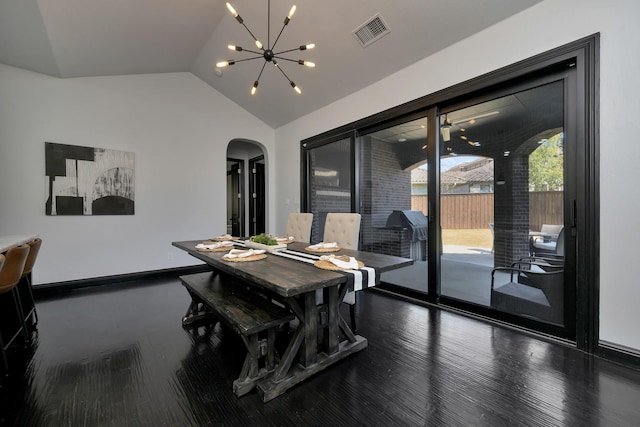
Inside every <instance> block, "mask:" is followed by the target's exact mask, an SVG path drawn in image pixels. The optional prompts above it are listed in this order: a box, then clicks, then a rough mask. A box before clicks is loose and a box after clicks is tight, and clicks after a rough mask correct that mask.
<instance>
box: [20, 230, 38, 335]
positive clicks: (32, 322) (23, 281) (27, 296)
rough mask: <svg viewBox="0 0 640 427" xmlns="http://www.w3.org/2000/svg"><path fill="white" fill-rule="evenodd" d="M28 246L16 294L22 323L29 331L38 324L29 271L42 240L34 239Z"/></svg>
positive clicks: (31, 268)
mask: <svg viewBox="0 0 640 427" xmlns="http://www.w3.org/2000/svg"><path fill="white" fill-rule="evenodd" d="M27 245H29V255H28V256H27V260H26V262H25V264H24V270H23V271H22V276H21V277H20V282H18V293H19V295H20V301H21V302H22V313H23V315H24V322H25V324H26V325H27V327H28V328H30V329H35V327H36V325H37V324H38V313H37V312H36V304H35V300H34V299H33V289H32V288H31V271H32V270H33V266H34V265H35V263H36V259H37V258H38V252H40V246H41V245H42V239H40V238H36V239H34V240H32V241H31V242H29V243H27Z"/></svg>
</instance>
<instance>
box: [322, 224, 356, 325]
mask: <svg viewBox="0 0 640 427" xmlns="http://www.w3.org/2000/svg"><path fill="white" fill-rule="evenodd" d="M361 218H362V217H361V216H360V214H358V213H344V212H329V213H328V214H327V219H326V220H325V223H324V237H323V239H322V240H323V241H324V242H336V243H337V244H338V246H340V247H341V248H343V249H354V250H358V246H359V244H360V221H361ZM342 302H344V303H345V304H349V315H350V317H351V329H353V332H354V333H355V332H356V309H355V307H356V293H355V292H347V294H346V295H345V296H344V299H343V300H342Z"/></svg>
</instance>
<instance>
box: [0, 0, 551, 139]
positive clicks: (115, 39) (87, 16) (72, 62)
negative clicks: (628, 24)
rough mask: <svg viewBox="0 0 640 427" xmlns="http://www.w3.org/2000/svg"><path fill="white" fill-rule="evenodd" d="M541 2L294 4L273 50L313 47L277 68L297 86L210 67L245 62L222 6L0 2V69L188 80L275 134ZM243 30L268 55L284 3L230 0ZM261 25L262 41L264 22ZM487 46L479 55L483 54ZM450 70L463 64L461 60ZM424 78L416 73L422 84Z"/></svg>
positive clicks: (209, 0) (211, 0)
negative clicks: (376, 33)
mask: <svg viewBox="0 0 640 427" xmlns="http://www.w3.org/2000/svg"><path fill="white" fill-rule="evenodd" d="M539 1H541V0H394V1H389V0H349V1H344V0H323V1H318V0H316V1H304V0H303V1H299V2H298V4H297V10H296V12H295V14H294V15H293V17H292V19H291V22H290V23H289V24H288V25H287V26H286V28H284V31H283V33H282V35H281V37H280V39H279V40H278V43H277V46H276V48H275V49H274V50H275V51H280V50H286V49H293V48H297V47H298V46H300V45H304V44H307V43H315V44H316V47H315V48H314V49H312V50H305V51H300V50H296V51H294V52H291V53H289V54H286V55H283V56H286V57H288V58H290V59H294V60H296V61H297V60H298V59H303V60H308V61H312V62H315V63H316V64H317V66H316V67H315V68H307V67H304V66H301V65H298V64H297V62H290V61H286V60H280V61H279V66H280V68H281V70H282V71H284V72H285V73H286V75H287V76H288V77H289V78H290V79H291V80H293V81H294V82H295V83H296V84H297V85H298V86H299V87H300V88H301V89H302V94H301V95H298V94H296V93H295V92H294V91H293V89H292V87H291V86H290V84H289V81H288V80H287V78H285V76H284V75H283V74H282V73H281V72H280V71H279V70H278V69H277V68H275V67H274V66H273V63H267V64H266V65H267V66H266V67H265V69H264V72H263V73H262V75H261V77H260V84H259V87H258V91H257V93H256V94H255V95H253V96H252V95H251V94H250V89H251V87H252V85H253V83H254V81H255V80H256V78H257V77H258V74H259V73H260V70H261V68H262V66H263V64H265V60H264V59H263V58H258V59H254V60H250V61H246V62H239V63H236V64H235V65H233V66H231V67H228V68H223V69H216V65H215V64H216V63H217V62H219V61H222V60H227V59H234V60H236V61H238V60H240V59H243V58H250V57H252V56H256V55H253V54H250V53H247V52H232V51H230V50H228V49H227V45H229V44H234V45H239V46H242V47H244V48H245V49H251V50H257V49H256V47H255V45H254V44H253V39H252V37H251V36H250V34H249V32H248V31H247V30H246V29H245V28H243V27H242V25H240V24H239V23H238V21H237V20H236V19H234V17H233V16H232V15H231V14H230V13H229V11H228V10H227V8H226V7H225V1H223V0H108V1H107V0H2V1H1V2H0V63H3V64H6V65H11V66H15V67H19V68H23V69H26V70H31V71H35V72H38V73H43V74H47V75H50V76H54V77H59V78H76V77H90V76H111V75H128V74H147V73H170V72H191V73H193V74H194V75H195V76H197V77H198V78H200V79H201V80H203V81H204V82H206V83H207V84H209V85H210V86H211V87H213V88H214V89H216V90H217V91H219V92H221V93H222V94H224V95H225V96H227V97H228V98H230V99H231V100H233V101H234V102H236V103H237V104H239V105H240V106H242V107H243V108H244V109H246V110H247V111H249V112H250V113H252V114H253V115H255V116H257V117H258V118H260V119H261V120H263V121H264V122H265V123H267V124H268V125H270V126H271V127H274V128H277V127H279V126H282V125H284V124H286V123H289V122H291V121H293V120H295V119H297V118H299V117H302V116H303V115H305V114H308V113H311V112H313V111H315V110H317V109H319V108H321V107H323V106H325V105H328V104H330V103H332V102H334V101H336V100H338V99H340V98H342V97H344V96H346V95H348V94H350V93H353V92H355V91H357V90H360V89H362V88H364V87H366V86H368V85H370V84H372V83H374V82H376V81H378V80H380V79H382V78H384V77H386V76H388V75H390V74H392V73H394V72H396V71H398V70H400V69H402V68H404V67H406V66H408V65H410V64H412V63H414V62H416V61H418V60H420V59H422V58H425V57H427V56H429V55H431V54H433V53H435V52H437V51H439V50H441V49H444V48H446V47H447V46H450V45H452V44H454V43H456V42H458V41H460V40H462V39H464V38H466V37H469V36H471V35H473V34H475V33H477V32H479V31H482V30H483V29H485V28H487V27H489V26H491V25H494V24H496V23H497V22H499V21H501V20H503V19H505V18H507V17H509V16H511V15H513V14H516V13H518V12H520V11H522V10H524V9H526V8H528V7H530V6H532V5H534V4H536V3H538V2H539ZM231 3H232V4H233V6H234V7H235V9H236V11H237V12H238V13H239V14H240V16H241V17H242V19H243V20H244V24H245V25H246V26H247V27H248V28H249V29H250V30H251V32H252V33H253V34H254V35H255V36H256V37H257V38H258V39H260V40H261V41H262V42H263V44H264V45H265V47H267V43H265V42H266V41H270V44H269V46H273V43H274V41H275V39H276V38H277V35H278V32H279V31H280V29H281V28H282V27H283V22H284V18H285V16H286V15H287V13H288V12H289V10H290V8H291V6H292V4H293V3H294V0H271V1H270V16H271V19H270V21H269V20H268V19H267V16H268V15H269V14H268V10H269V9H268V4H269V0H251V1H250V0H233V1H231ZM377 14H380V16H381V17H382V20H383V21H384V22H385V23H386V25H387V27H388V28H389V30H390V32H389V33H388V34H387V35H386V36H384V37H382V38H380V39H379V40H377V41H376V42H374V43H372V44H370V45H369V46H367V47H362V45H361V43H360V42H359V41H358V40H357V38H356V37H355V36H354V34H353V32H354V30H356V29H357V28H359V27H360V26H361V25H362V24H365V23H366V22H368V21H369V20H370V19H371V18H373V17H374V16H376V15H377ZM268 22H270V28H271V31H270V35H269V36H268V35H267V24H268ZM487 49H491V46H487ZM459 66H473V64H467V63H465V62H464V60H463V58H461V62H460V64H459ZM425 78H428V76H425Z"/></svg>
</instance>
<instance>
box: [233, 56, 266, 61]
mask: <svg viewBox="0 0 640 427" xmlns="http://www.w3.org/2000/svg"><path fill="white" fill-rule="evenodd" d="M259 58H264V57H263V56H262V55H260V56H252V57H251V58H244V59H237V60H234V61H233V62H236V63H237V62H244V61H251V60H253V59H259Z"/></svg>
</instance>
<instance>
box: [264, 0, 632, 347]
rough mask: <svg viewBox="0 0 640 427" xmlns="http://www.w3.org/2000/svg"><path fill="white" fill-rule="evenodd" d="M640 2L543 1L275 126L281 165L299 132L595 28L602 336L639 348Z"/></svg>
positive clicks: (293, 177)
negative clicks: (598, 37) (598, 80)
mask: <svg viewBox="0 0 640 427" xmlns="http://www.w3.org/2000/svg"><path fill="white" fill-rule="evenodd" d="M638 16H640V2H638V1H637V0H617V1H613V2H610V1H604V0H600V1H597V0H545V1H544V2H542V3H540V4H538V5H536V6H534V7H532V8H530V9H527V10H525V11H524V12H522V13H520V14H518V15H516V16H513V17H511V18H509V19H507V20H505V21H503V22H501V23H499V24H497V25H495V26H493V27H491V28H489V29H487V30H485V31H483V32H481V33H479V34H477V35H474V36H472V37H470V38H468V39H466V40H463V41H461V42H460V43H458V44H456V45H454V46H452V47H450V48H447V49H445V50H443V51H441V52H438V53H437V54H435V55H432V56H431V57H428V58H425V59H423V60H421V61H419V62H417V63H415V64H413V65H411V66H409V67H407V68H405V69H403V70H401V71H400V72H398V73H396V74H394V75H392V76H390V77H388V78H386V79H384V80H381V81H379V82H377V83H375V84H373V85H371V86H369V87H367V88H365V89H363V90H361V91H359V92H357V93H354V94H352V95H350V96H347V97H345V98H343V99H341V100H340V101H337V102H335V103H334V104H332V105H329V106H327V107H325V108H323V109H321V110H318V111H316V112H314V113H312V114H310V115H308V116H305V117H303V118H301V119H299V120H296V121H295V122H292V123H290V124H288V125H286V126H283V127H281V128H279V129H277V130H276V141H277V144H276V151H275V157H277V159H278V162H279V163H280V164H288V165H296V164H299V144H300V140H302V139H305V138H308V137H310V136H313V135H316V134H319V133H321V132H324V131H327V130H330V129H333V128H336V127H338V126H341V125H344V124H347V123H350V122H352V121H354V120H357V119H361V118H363V117H367V116H369V115H371V114H374V113H377V112H380V111H382V110H386V109H388V108H390V107H393V106H395V105H399V104H402V103H404V102H407V101H410V100H413V99H416V98H419V97H421V96H424V95H428V94H430V93H433V92H436V91H438V90H441V89H444V88H446V87H449V86H452V85H455V84H457V83H460V82H463V81H465V80H468V79H471V78H473V77H477V76H479V75H482V74H485V73H487V72H489V71H493V70H496V69H498V68H501V67H504V66H506V65H509V64H512V63H514V62H517V61H519V60H522V59H526V58H528V57H531V56H533V55H536V54H539V53H542V52H545V51H547V50H550V49H553V48H555V47H558V46H561V45H563V44H566V43H569V42H572V41H575V40H577V39H580V38H582V37H585V36H588V35H591V34H593V33H597V32H600V33H601V57H600V58H601V64H600V72H601V86H600V87H601V99H600V101H601V102H600V106H601V113H600V117H601V136H600V150H601V156H600V159H599V164H600V168H601V169H600V175H601V179H600V193H601V199H600V209H601V222H600V226H601V236H600V251H601V253H600V257H601V258H600V259H601V265H600V270H601V275H600V288H601V293H600V338H601V339H602V340H606V341H610V342H613V343H616V344H620V345H624V346H628V347H631V348H635V349H640V333H638V329H637V325H639V324H640V309H639V308H640V286H639V285H638V274H637V272H636V270H635V263H636V262H637V247H638V242H640V198H639V197H638V187H637V174H638V172H637V171H638V165H640V143H639V142H638V141H637V135H640V119H639V116H640V96H639V94H640V79H638V78H637V76H638V74H639V73H640V55H638V54H637V48H636V46H635V44H636V43H637V42H636V41H637V40H638V39H640V26H639V25H638V24H637V18H638ZM299 185H300V183H299V170H297V169H296V170H292V169H291V168H287V173H286V174H284V173H282V174H278V175H277V178H276V184H275V192H276V193H275V201H276V203H277V204H278V206H277V218H278V221H277V223H276V230H277V232H279V233H282V232H283V231H284V230H285V225H286V213H288V212H290V211H295V210H297V209H298V208H299V207H297V206H292V205H291V204H289V205H286V204H285V200H287V199H288V200H293V199H294V198H295V197H298V195H299Z"/></svg>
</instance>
